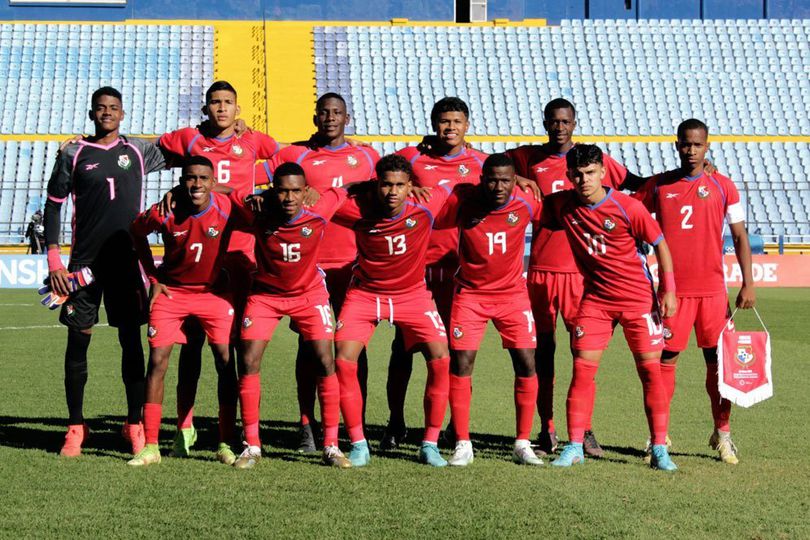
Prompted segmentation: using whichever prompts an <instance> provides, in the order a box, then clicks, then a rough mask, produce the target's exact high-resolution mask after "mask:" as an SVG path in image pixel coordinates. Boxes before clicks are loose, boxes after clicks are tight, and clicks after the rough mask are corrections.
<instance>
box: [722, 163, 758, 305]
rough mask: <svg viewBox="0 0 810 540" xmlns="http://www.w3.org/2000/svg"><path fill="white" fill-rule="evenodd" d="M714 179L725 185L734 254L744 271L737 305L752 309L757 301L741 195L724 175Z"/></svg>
mask: <svg viewBox="0 0 810 540" xmlns="http://www.w3.org/2000/svg"><path fill="white" fill-rule="evenodd" d="M712 177H713V178H715V179H717V180H718V181H719V182H720V183H721V185H723V184H724V185H723V188H724V190H725V191H726V221H727V222H728V227H729V230H730V231H731V240H732V242H733V243H734V254H735V255H736V257H737V263H738V264H739V265H740V270H741V271H742V287H741V288H740V292H739V293H737V299H736V302H735V305H736V306H737V307H738V308H740V309H750V308H752V307H754V305H755V304H756V301H757V297H756V291H755V290H754V274H753V269H752V259H753V257H752V256H751V242H750V241H749V239H748V231H747V230H746V228H745V210H744V209H743V207H742V204H741V202H740V194H739V192H738V191H737V186H736V185H734V182H733V181H732V180H731V179H730V178H727V177H725V176H723V175H720V174H718V173H714V174H713V175H712Z"/></svg>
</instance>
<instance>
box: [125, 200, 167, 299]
mask: <svg viewBox="0 0 810 540" xmlns="http://www.w3.org/2000/svg"><path fill="white" fill-rule="evenodd" d="M169 219H170V216H165V217H161V215H160V209H159V206H158V204H155V205H152V207H151V208H149V209H148V210H146V211H144V212H142V213H140V214H139V215H138V217H136V218H135V220H134V221H133V222H132V224H131V225H130V228H129V232H130V236H131V237H132V246H133V248H134V249H135V254H136V255H137V256H138V260H139V261H140V262H141V266H143V270H144V273H145V274H146V277H147V279H148V280H149V283H150V285H151V288H150V299H149V310H150V311H151V310H152V305H153V304H154V303H155V300H156V299H157V296H159V294H161V293H164V294H166V295H167V296H169V297H171V295H169V293H168V289H165V285H163V284H161V283H159V282H158V272H157V268H156V267H155V259H154V257H153V255H152V248H151V247H150V246H149V239H148V238H147V237H148V236H149V235H150V234H152V233H156V232H162V229H163V226H164V225H165V223H166V222H167V221H168V220H169ZM156 288H157V289H158V292H157V293H155V290H156ZM164 289H165V290H164Z"/></svg>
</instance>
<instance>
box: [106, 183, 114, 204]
mask: <svg viewBox="0 0 810 540" xmlns="http://www.w3.org/2000/svg"><path fill="white" fill-rule="evenodd" d="M107 183H108V184H110V200H111V201H114V200H115V178H107Z"/></svg>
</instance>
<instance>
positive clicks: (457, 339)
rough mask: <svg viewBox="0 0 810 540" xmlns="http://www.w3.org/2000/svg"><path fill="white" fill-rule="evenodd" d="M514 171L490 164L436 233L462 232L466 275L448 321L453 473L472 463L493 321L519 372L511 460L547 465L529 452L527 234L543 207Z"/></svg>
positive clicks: (459, 190) (531, 390)
mask: <svg viewBox="0 0 810 540" xmlns="http://www.w3.org/2000/svg"><path fill="white" fill-rule="evenodd" d="M516 180H517V178H516V177H515V166H514V163H513V162H512V160H511V159H510V158H509V157H507V156H506V155H504V154H493V155H491V156H489V157H488V158H487V159H486V161H484V165H483V168H482V173H481V182H480V184H478V185H472V184H463V185H459V186H456V188H455V189H454V191H453V194H452V195H451V196H450V199H449V200H448V202H447V204H446V205H445V207H444V209H443V210H442V212H441V214H440V215H439V217H438V218H437V220H436V223H435V224H434V227H435V228H437V229H443V228H458V231H459V259H460V269H459V271H458V273H457V274H456V289H455V295H454V297H453V308H452V312H451V315H450V328H451V334H450V410H451V413H452V416H451V418H452V423H453V427H454V430H455V433H456V448H455V451H454V452H453V456H452V457H451V458H450V460H449V464H450V465H456V466H466V465H469V464H470V463H472V461H473V447H472V443H471V441H470V400H471V396H472V372H473V366H474V364H475V358H476V355H477V354H478V347H479V346H480V344H481V339H482V338H483V337H484V332H485V331H486V326H487V322H489V321H490V320H491V321H492V322H493V323H494V324H495V328H497V329H498V332H499V333H500V334H501V340H502V342H503V347H504V348H505V349H508V350H509V355H510V356H511V357H512V365H513V367H514V369H515V416H516V428H515V429H516V432H517V434H516V437H515V447H514V451H513V453H512V459H513V460H514V461H515V462H516V463H520V464H523V465H542V464H543V461H542V460H541V459H539V458H538V457H537V456H536V455H535V454H534V451H533V450H532V448H531V443H530V442H529V437H530V436H531V432H532V419H533V418H534V408H535V402H536V401H537V375H536V373H535V367H534V349H535V347H536V346H537V336H536V334H535V328H534V317H533V316H532V308H531V303H530V302H529V293H528V291H527V289H526V279H525V278H524V277H523V252H524V245H525V237H526V227H527V226H528V225H529V223H530V222H532V221H536V220H537V218H538V215H539V211H540V208H541V204H540V201H539V200H538V199H537V198H535V196H534V194H532V193H527V194H523V193H519V192H516V191H515V182H516Z"/></svg>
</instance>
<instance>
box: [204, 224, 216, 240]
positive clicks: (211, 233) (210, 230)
mask: <svg viewBox="0 0 810 540" xmlns="http://www.w3.org/2000/svg"><path fill="white" fill-rule="evenodd" d="M206 234H207V235H208V236H210V237H211V238H216V237H217V236H219V229H217V228H216V226H214V225H211V226H210V227H208V232H207V233H206Z"/></svg>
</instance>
